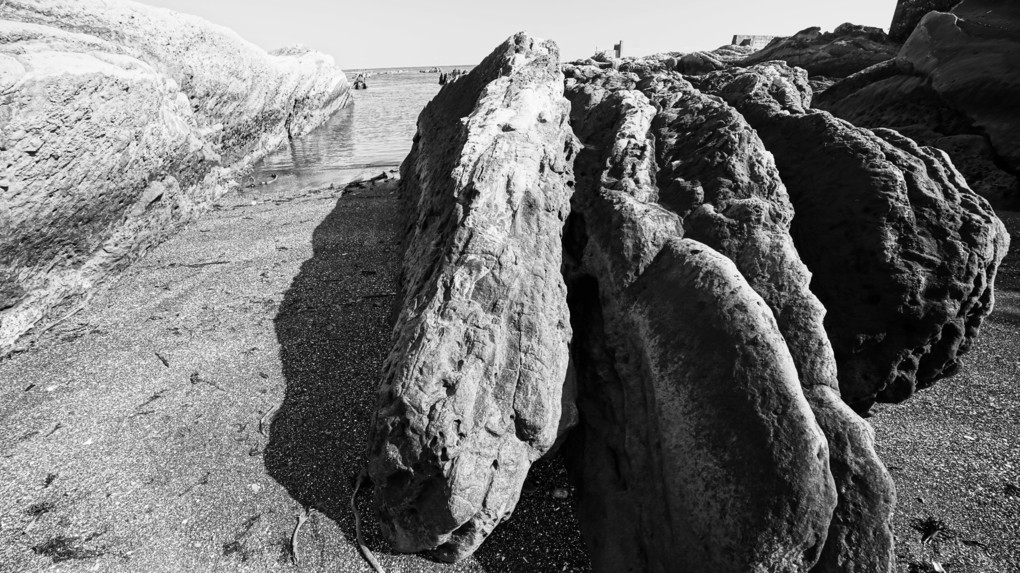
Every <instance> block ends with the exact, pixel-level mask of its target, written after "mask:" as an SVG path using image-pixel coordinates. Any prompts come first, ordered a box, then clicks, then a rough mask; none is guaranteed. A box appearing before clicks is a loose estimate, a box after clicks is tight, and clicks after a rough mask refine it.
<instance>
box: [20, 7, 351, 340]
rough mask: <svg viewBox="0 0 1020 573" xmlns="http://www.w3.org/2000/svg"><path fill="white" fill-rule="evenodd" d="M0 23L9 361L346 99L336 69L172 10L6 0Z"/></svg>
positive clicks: (314, 56)
mask: <svg viewBox="0 0 1020 573" xmlns="http://www.w3.org/2000/svg"><path fill="white" fill-rule="evenodd" d="M0 16H2V18H3V19H2V20H0V36H2V37H3V38H4V42H3V43H2V44H0V194H2V195H0V355H4V354H7V353H9V352H10V351H11V350H13V349H15V348H16V345H17V344H18V340H19V338H21V337H23V336H24V335H25V334H26V333H28V335H29V336H28V337H26V338H27V339H30V338H31V335H32V334H33V333H38V332H40V331H43V330H45V329H46V328H47V327H48V326H49V325H51V324H53V323H54V322H55V321H59V320H60V319H61V318H63V317H65V316H67V315H68V314H69V313H72V312H74V311H75V310H76V309H78V308H80V305H82V304H84V303H85V302H86V301H87V300H88V297H89V295H90V294H91V293H92V292H94V289H95V287H96V286H97V285H99V284H101V283H102V282H103V281H104V280H106V279H108V278H109V277H111V276H115V275H116V273H117V272H118V271H120V270H122V269H123V268H125V267H126V266H127V265H128V264H130V262H131V261H132V260H134V259H136V258H137V257H139V256H140V255H141V254H142V253H144V252H145V251H146V250H147V249H148V248H150V247H151V246H153V245H155V244H157V243H158V242H160V241H161V240H163V239H164V238H165V237H166V236H167V235H168V234H169V233H171V232H173V230H174V229H176V228H178V227H179V226H180V225H181V224H183V223H184V222H186V221H188V220H190V219H192V218H193V217H194V216H195V215H196V214H198V213H200V212H201V211H203V210H204V209H206V208H208V207H209V205H210V204H211V203H212V201H213V200H214V199H215V198H216V197H218V196H219V195H221V194H222V193H223V192H225V191H226V189H227V188H228V187H229V185H230V184H231V182H232V178H233V176H234V175H235V174H236V173H237V172H238V171H239V170H240V169H243V168H246V167H247V166H249V165H250V164H251V163H252V162H253V161H254V160H256V159H258V158H260V157H262V156H263V155H265V154H266V153H267V152H268V151H270V150H272V149H274V148H275V147H277V146H279V145H280V144H281V143H283V142H285V141H287V139H288V137H291V136H296V135H300V134H303V133H305V132H307V131H309V130H310V129H312V128H313V127H315V126H317V125H318V124H320V123H322V122H323V121H325V119H327V118H328V117H329V116H330V115H331V114H332V113H333V112H334V111H336V110H337V109H338V108H340V107H342V106H343V105H345V104H346V102H347V101H348V84H347V79H346V77H345V76H344V74H343V72H342V71H341V70H339V69H338V68H336V66H335V65H334V64H333V61H332V58H330V57H329V56H325V55H323V54H319V53H316V52H311V51H307V50H304V49H289V50H284V51H281V52H280V53H279V54H278V55H270V54H267V53H266V52H265V51H263V50H261V49H260V48H258V47H256V46H255V45H253V44H250V43H248V42H246V41H244V40H243V39H241V38H240V37H239V36H237V35H236V34H234V33H233V32H231V31H230V30H228V29H226V28H223V27H219V26H215V25H213V24H210V23H208V22H205V21H203V20H201V19H199V18H195V17H191V16H185V15H182V14H177V13H174V12H171V11H169V10H163V9H157V8H151V7H148V6H144V5H141V4H137V3H134V2H128V1H120V0H118V1H109V2H103V1H99V0H75V1H58V0H37V1H31V2H30V1H19V0H9V1H7V2H6V3H5V4H4V6H3V11H2V13H0Z"/></svg>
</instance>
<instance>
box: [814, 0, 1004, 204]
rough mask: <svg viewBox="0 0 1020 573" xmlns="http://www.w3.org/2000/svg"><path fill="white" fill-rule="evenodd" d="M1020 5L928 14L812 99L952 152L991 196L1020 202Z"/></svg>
mask: <svg viewBox="0 0 1020 573" xmlns="http://www.w3.org/2000/svg"><path fill="white" fill-rule="evenodd" d="M1017 70H1020V7H1018V6H1017V5H1016V4H1015V3H1010V2H995V1H992V0H966V1H964V2H958V5H957V6H956V7H955V8H954V9H953V12H952V13H942V12H932V13H929V14H928V15H927V16H924V18H923V20H921V22H920V23H919V24H918V25H917V27H916V29H914V30H913V33H912V34H911V35H910V37H909V39H908V40H907V42H906V43H905V44H904V45H903V48H902V49H901V50H900V52H899V54H898V55H897V57H896V58H895V60H893V61H890V62H888V63H887V64H884V65H882V66H879V67H877V68H875V69H871V70H866V71H864V72H862V73H861V74H858V75H856V76H852V77H850V78H847V79H846V80H844V81H842V82H840V83H837V84H836V85H834V86H833V87H831V88H830V89H829V90H826V91H825V92H824V93H823V94H821V95H820V96H819V97H818V98H817V100H816V102H815V105H816V107H819V108H820V109H824V110H826V111H829V112H831V113H833V114H834V115H837V116H839V117H841V118H843V119H846V120H848V121H850V122H851V123H853V124H855V125H859V126H863V127H887V128H890V129H895V130H897V131H899V132H900V133H902V134H904V135H906V136H908V137H910V138H912V139H914V140H916V141H917V142H918V143H921V144H923V145H931V146H934V147H938V148H939V149H942V150H944V151H946V152H947V153H949V155H950V157H952V159H953V163H954V164H955V165H956V167H957V168H959V169H960V172H961V173H963V175H964V177H965V178H966V180H967V182H968V183H969V184H970V186H971V187H972V188H973V189H974V190H975V191H977V192H978V193H979V194H981V195H982V196H983V197H985V198H986V199H988V200H989V201H992V202H993V204H996V205H998V206H1004V207H1009V208H1016V207H1017V206H1020V107H1018V106H1017V105H1015V103H1014V102H1015V101H1017V100H1018V99H1020V72H1018V71H1017Z"/></svg>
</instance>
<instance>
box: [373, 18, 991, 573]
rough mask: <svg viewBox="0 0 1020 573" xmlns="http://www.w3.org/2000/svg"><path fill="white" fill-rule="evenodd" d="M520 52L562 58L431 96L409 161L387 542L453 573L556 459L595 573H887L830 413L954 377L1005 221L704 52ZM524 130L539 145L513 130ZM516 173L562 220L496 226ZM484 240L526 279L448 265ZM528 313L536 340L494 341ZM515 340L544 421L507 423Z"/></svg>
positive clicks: (390, 374)
mask: <svg viewBox="0 0 1020 573" xmlns="http://www.w3.org/2000/svg"><path fill="white" fill-rule="evenodd" d="M537 50H544V51H545V52H546V53H550V54H551V53H554V52H555V48H554V47H553V46H552V45H551V44H541V45H539V44H535V43H534V42H533V41H531V40H530V39H528V38H527V37H526V36H522V35H519V36H517V37H515V38H514V39H513V40H512V41H510V42H509V43H508V44H505V45H504V46H502V47H500V48H499V49H497V51H496V52H495V53H494V54H493V55H492V56H490V57H489V58H488V59H487V60H486V61H485V62H483V63H482V65H481V66H479V68H477V69H476V70H475V71H474V72H473V73H472V74H470V75H469V76H467V77H466V78H463V79H461V80H458V81H457V82H454V83H453V84H451V85H450V86H447V87H446V88H444V90H443V92H441V94H440V96H439V97H437V99H436V100H434V101H433V102H432V103H431V104H430V105H429V107H427V108H426V110H425V111H424V112H423V113H422V115H421V117H420V119H419V134H418V136H417V138H416V140H415V146H414V149H413V150H412V153H411V155H410V156H409V157H408V159H407V161H405V164H404V166H403V174H404V182H403V184H402V185H403V187H402V197H401V200H402V201H403V202H404V209H403V210H404V212H405V214H406V216H407V218H406V221H405V225H404V241H405V254H404V259H403V275H402V277H401V289H402V290H401V294H400V297H399V299H400V300H399V302H398V309H397V310H398V311H399V312H400V318H399V319H398V323H397V327H396V329H395V338H394V349H393V352H392V353H391V355H390V360H389V361H388V363H387V365H386V368H385V372H384V379H383V383H382V385H381V387H380V402H379V403H380V409H379V411H378V413H377V417H376V421H375V423H374V436H375V437H374V438H373V442H372V446H371V458H372V459H371V463H370V471H371V474H372V478H373V481H374V482H375V484H376V488H377V489H376V504H377V507H378V508H379V510H380V512H381V514H382V518H383V522H384V526H383V528H384V533H385V534H386V535H387V536H388V537H389V538H390V539H391V541H393V543H394V545H395V546H396V547H397V549H399V550H402V551H416V550H422V549H432V550H433V551H434V555H436V556H438V557H439V558H441V559H446V560H456V559H458V558H460V557H463V556H465V555H467V554H469V553H470V552H471V551H473V550H474V549H475V548H476V547H477V546H478V544H479V543H481V542H482V540H483V539H484V538H485V537H486V536H487V535H488V533H489V532H491V531H492V529H493V528H494V527H495V526H496V525H497V524H498V523H499V522H500V521H501V520H503V519H505V518H506V516H507V514H508V513H509V511H510V510H511V509H512V507H513V504H514V503H515V502H516V499H517V498H516V496H517V494H518V493H519V489H520V484H521V483H522V482H523V473H524V472H526V471H527V467H528V466H529V464H530V463H531V461H533V460H534V459H536V458H537V457H538V456H541V455H544V454H546V453H547V452H549V451H550V448H551V447H553V446H554V444H556V443H562V451H563V452H564V454H565V455H566V456H567V458H568V460H569V466H570V468H571V472H572V474H573V476H574V478H575V479H576V480H577V483H578V485H579V492H580V496H579V501H578V504H579V512H580V514H581V524H582V531H583V533H584V535H585V537H586V539H587V540H588V544H589V548H590V551H591V552H592V557H593V559H592V563H593V566H594V567H595V569H596V570H597V571H600V572H602V571H605V572H609V571H673V570H678V569H690V570H711V571H734V572H736V571H757V570H761V571H766V570H769V571H771V570H782V571H813V572H818V573H821V572H826V573H828V572H832V573H837V572H854V573H872V572H888V571H891V570H892V567H893V561H894V552H893V549H894V548H893V536H892V532H891V528H890V521H891V517H892V511H893V506H894V504H895V492H894V487H893V484H892V481H891V479H890V476H889V474H888V472H887V471H886V470H885V468H884V466H883V465H882V463H881V461H880V460H879V458H878V456H877V454H876V452H875V446H874V434H873V432H872V430H871V427H870V425H868V423H867V422H866V421H864V420H863V419H861V418H860V417H859V416H858V415H857V414H856V413H855V412H854V411H853V410H852V409H851V408H850V407H849V406H848V405H847V403H850V404H852V405H854V406H855V407H857V408H859V409H862V410H866V409H867V408H868V407H869V406H870V405H871V404H872V403H873V402H874V401H876V400H886V401H896V400H900V399H903V398H905V397H907V396H909V394H910V393H912V392H913V391H914V390H915V389H916V388H917V387H923V386H924V385H926V384H930V383H931V382H933V381H934V380H936V379H937V378H939V377H941V376H944V375H947V374H949V373H951V372H952V371H953V369H954V368H955V367H956V365H957V364H958V361H959V356H960V355H961V354H962V353H963V352H965V351H966V348H967V346H968V345H969V344H971V343H972V341H973V339H974V337H975V336H976V335H977V332H978V327H979V325H980V323H981V320H982V319H983V318H984V316H986V315H987V313H988V312H989V311H990V310H991V306H992V300H993V290H992V289H993V282H994V276H995V272H996V268H997V265H998V263H999V261H1000V260H1001V258H1002V255H1003V254H1004V252H1005V249H1006V246H1007V245H1006V243H1007V238H1006V235H1005V233H1004V230H1003V228H1002V224H1001V222H999V221H998V219H997V218H996V217H995V216H994V214H993V213H992V211H991V209H990V208H989V206H988V204H987V202H985V201H984V200H983V199H981V198H980V197H979V196H978V195H976V194H975V193H974V192H973V191H972V190H971V189H969V188H968V187H967V185H966V182H965V181H964V180H963V178H962V177H961V176H960V174H959V173H958V172H957V171H955V169H954V168H953V167H952V165H951V163H949V161H948V159H947V158H946V157H945V155H944V154H942V153H940V152H938V151H936V150H931V149H928V148H922V147H919V146H918V145H916V144H915V143H914V142H912V141H910V140H909V139H907V138H905V137H903V136H901V135H899V134H897V133H896V132H893V131H890V130H875V131H870V130H867V129H863V128H855V127H854V126H852V125H850V124H849V123H847V122H844V121H841V120H839V119H836V118H834V117H833V116H831V115H830V114H828V113H826V112H822V111H818V110H812V109H811V108H810V104H811V99H812V90H811V87H810V83H809V79H808V76H807V73H806V72H805V71H804V70H799V69H795V68H792V67H790V66H789V65H787V64H785V63H782V62H771V63H769V64H760V65H753V66H751V67H749V68H734V67H730V66H731V65H732V62H731V58H730V57H729V56H723V55H721V54H720V53H719V52H718V51H717V52H712V53H696V54H694V55H687V56H685V55H683V54H677V53H671V54H661V55H658V56H649V57H644V58H625V59H613V60H606V61H595V60H583V61H579V62H575V63H574V64H569V65H567V66H565V67H564V75H563V76H562V77H559V76H558V70H559V67H558V64H551V63H549V62H551V61H552V60H554V59H555V58H546V57H544V56H537V57H536V56H535V55H534V52H535V51H537ZM515 52H519V53H518V54H517V55H516V56H515V55H514V53H515ZM716 55H719V57H716ZM688 56H689V57H688ZM543 66H551V67H543ZM879 67H880V66H879ZM873 69H874V68H873ZM681 70H682V71H684V72H686V73H681ZM552 75H557V77H558V79H559V80H562V81H565V89H564V90H563V91H562V92H559V91H557V90H555V89H553V88H552V87H550V85H549V84H548V83H545V82H547V81H548V78H549V77H550V76H552ZM536 86H541V88H540V91H541V93H542V94H545V95H543V97H540V98H536V97H521V96H520V93H523V92H528V91H529V90H534V89H538V88H536ZM564 96H565V98H566V100H564ZM567 100H569V105H567V104H566V103H565V102H566V101H567ZM523 102H532V103H534V106H532V107H528V105H525V103H523ZM507 110H511V111H507ZM522 110H528V113H529V114H532V115H535V114H537V117H540V118H543V117H544V118H545V121H544V122H543V121H539V122H538V124H535V123H533V122H530V121H514V120H510V119H508V118H509V117H511V116H514V115H515V114H516V115H517V116H520V115H521V114H523V113H524V111H522ZM568 113H569V122H568V119H567V114H568ZM536 125H541V127H535V126H536ZM493 126H497V127H498V128H495V127H493ZM529 129H534V130H536V134H535V135H531V136H530V137H527V138H524V139H521V138H516V136H517V135H518V134H519V133H521V132H522V131H524V132H527V131H528V130H529ZM529 133H530V132H529ZM575 136H576V138H577V139H576V140H575V139H574V138H575ZM472 141H474V142H478V143H477V145H474V146H473V145H470V144H469V143H470V142H472ZM483 148H484V149H491V150H492V152H491V153H489V152H485V153H483V152H481V151H480V149H483ZM557 150H559V151H557ZM575 151H576V154H575ZM511 157H512V158H513V159H514V160H515V161H517V160H518V159H521V161H520V163H519V164H518V165H517V167H515V168H511V167H509V166H508V165H507V162H508V159H507V158H511ZM536 157H540V158H543V159H539V160H536V159H535V158H536ZM536 161H537V163H536ZM543 161H545V162H547V164H548V165H547V166H546V167H542V166H543V165H545V163H543ZM465 165H471V166H474V167H472V168H471V169H466V168H465V167H464V166H465ZM514 169H515V170H516V171H514V173H515V174H517V175H520V174H522V173H530V174H531V175H529V176H528V178H529V179H528V180H540V181H544V182H545V185H544V186H540V188H541V189H543V190H544V193H546V194H540V196H541V197H542V199H541V200H537V201H536V202H537V203H539V204H547V205H550V207H549V208H548V209H547V210H546V211H547V212H546V215H548V214H549V213H550V212H555V213H556V214H557V221H555V222H553V221H551V220H550V222H549V223H548V224H545V223H542V224H539V223H536V222H535V221H539V222H541V221H546V219H544V218H538V219H529V218H527V217H525V218H524V219H518V218H515V217H522V216H523V215H521V213H525V214H526V213H528V212H529V211H527V210H517V209H515V208H513V207H512V206H514V205H518V204H519V203H518V199H517V197H518V193H517V192H516V191H515V189H518V188H519V187H515V185H514V181H515V180H516V179H517V178H516V177H515V176H514V175H510V176H507V175H506V172H507V170H514ZM522 170H523V171H522ZM529 170H530V171H529ZM536 172H537V173H538V174H539V175H534V173H536ZM494 174H495V175H494ZM536 178H537V179H536ZM557 189H558V191H557ZM567 200H569V207H568V206H567V205H566V204H565V203H563V201H567ZM525 204H527V202H526V203H525ZM478 205H487V206H498V208H496V207H491V208H492V209H493V210H492V211H485V210H484V209H482V208H481V207H479V206H478ZM551 205H555V207H552V206H551ZM507 206H511V207H509V208H510V213H511V214H507V213H506V211H504V210H503V209H505V208H508V207H507ZM480 210H481V211H484V212H486V213H496V214H498V215H492V216H489V217H479V216H478V215H477V214H478V213H479V212H480ZM519 220H520V221H521V222H519V223H518V222H517V221H519ZM564 220H565V221H566V224H565V227H564V226H563V221H564ZM561 233H562V236H561ZM478 236H483V237H487V238H492V239H493V240H494V242H493V243H488V242H484V241H482V242H480V243H478V244H480V245H488V246H490V247H491V245H500V248H502V249H507V250H515V251H516V249H518V248H520V246H521V245H527V249H523V250H522V252H524V251H526V252H527V253H528V254H529V256H530V257H531V258H530V259H527V262H526V263H524V264H526V265H527V266H528V268H529V270H530V271H531V273H530V275H528V279H527V280H516V279H514V280H512V281H511V282H513V284H514V285H515V286H514V287H513V288H503V286H504V285H505V284H506V283H505V282H501V281H504V280H505V278H506V277H512V276H514V273H515V267H514V266H513V265H512V264H510V263H507V262H506V260H505V259H504V258H501V257H500V256H495V255H491V253H490V250H491V249H490V250H484V249H483V252H485V253H490V255H489V256H487V257H486V258H484V260H481V261H477V260H475V259H470V258H468V257H465V256H464V254H463V253H465V252H467V251H466V250H465V249H467V247H466V246H465V245H471V244H474V243H471V241H474V240H476V239H475V237H478ZM560 240H562V245H560V246H557V245H556V243H557V241H560ZM486 248H489V247H486ZM557 249H559V250H557ZM551 253H558V256H559V257H560V258H555V257H554V256H553V255H552V254H551ZM550 257H552V258H550ZM513 260H514V261H517V260H518V259H513ZM553 263H555V265H559V266H557V267H556V268H559V269H560V270H561V272H562V280H563V281H564V282H563V283H556V285H555V287H552V286H551V285H552V282H549V281H547V280H546V278H547V277H550V276H551V274H550V273H552V270H551V269H552V267H553V266H555V265H554V264H553ZM482 275H484V277H485V278H486V279H487V280H490V281H492V282H489V283H485V284H486V286H485V288H476V287H475V286H474V285H475V284H476V283H477V284H482V283H481V279H480V278H479V277H481V276H482ZM515 281H516V282H515ZM564 284H565V289H566V296H567V310H568V311H569V312H566V311H565V310H564V308H563V307H562V306H557V305H556V304H555V302H554V301H555V298H556V296H562V295H563V293H564V287H563V285H564ZM491 285H496V286H491ZM529 288H535V289H537V292H538V293H539V294H532V293H531V292H530V291H529V290H528V289H529ZM500 289H503V290H500ZM497 291H498V292H499V293H501V295H502V296H490V294H491V293H492V292H497ZM465 292H469V293H471V297H467V296H465V295H464V294H463V293H465ZM497 299H498V300H499V303H498V304H497V303H493V302H492V301H495V300H497ZM478 304H481V308H479V307H478V306H477V305H478ZM536 304H542V305H546V304H548V306H547V307H544V308H546V311H545V314H544V316H545V318H546V319H547V320H549V322H545V323H536V325H534V326H529V327H528V328H525V329H521V328H520V325H521V324H522V323H520V322H515V321H512V320H511V321H509V322H507V320H506V317H507V316H513V312H514V310H513V309H517V308H529V305H531V306H533V305H536ZM508 309H509V310H508ZM567 316H569V322H570V325H571V326H572V328H567V327H566V325H565V322H564V320H565V318H566V317H567ZM554 318H558V319H559V320H560V322H559V323H557V324H556V325H555V326H553V323H552V322H551V321H552V319H554ZM543 324H544V325H545V327H543V326H542V325H543ZM480 332H481V333H484V334H485V335H484V336H478V335H477V333H480ZM515 335H516V336H515ZM504 336H505V338H502V337H504ZM530 340H536V341H537V340H545V342H544V344H545V345H546V349H547V351H548V352H549V354H548V355H547V356H546V358H544V359H543V361H542V362H541V365H542V367H543V368H544V369H541V368H536V369H535V370H533V372H534V374H535V376H534V377H532V378H521V379H520V380H519V381H516V382H514V383H516V384H518V385H519V384H520V383H521V381H524V382H528V383H534V384H535V385H536V386H535V387H536V388H538V390H534V391H529V392H526V394H527V395H529V396H531V395H534V396H543V397H544V399H543V400H542V403H543V404H544V405H545V406H546V407H547V408H548V407H552V408H555V409H557V410H556V415H558V416H559V417H558V424H552V423H550V422H551V418H550V417H548V416H547V414H548V413H549V411H548V410H542V409H541V408H537V409H536V410H535V412H536V414H535V415H534V416H532V417H531V418H527V417H526V416H523V415H522V410H521V409H520V404H519V402H518V400H517V396H518V395H519V393H518V392H516V391H508V390H507V389H506V388H508V386H507V384H508V383H507V382H506V379H505V378H500V377H499V375H498V372H502V371H503V370H505V367H504V365H505V364H506V363H505V362H503V361H504V360H505V359H506V358H507V357H509V358H510V359H511V360H527V359H529V356H528V354H527V352H522V351H521V349H522V348H525V347H527V346H528V342H526V341H530ZM464 341H467V344H465V343H464ZM568 345H569V358H570V367H569V368H567V367H566V366H565V365H563V363H562V362H558V361H557V359H562V358H563V355H562V354H558V353H557V352H559V351H562V350H563V349H564V348H566V347H567V346H568ZM426 356H428V358H426ZM522 357H523V358H522ZM471 364H478V367H476V368H475V367H470V366H469V365H471ZM483 364H484V366H483ZM561 365H562V368H561V367H560V366H561ZM837 367H838V368H837ZM511 370H513V369H512V368H511ZM465 373H466V374H467V375H465ZM557 376H559V377H560V378H559V380H558V381H557V380H555V378H556V377H557ZM547 382H548V384H547ZM462 391H469V393H470V396H472V400H470V401H468V400H464V399H463V398H462V397H461V394H460V393H461V392H462ZM537 403H538V401H537V400H536V402H535V404H537ZM575 403H576V408H577V414H578V417H579V423H578V425H577V427H576V428H575V429H573V430H569V427H570V426H571V425H572V424H573V423H574V416H573V405H572V404H575ZM511 413H512V416H513V420H514V421H513V424H514V425H515V426H517V427H516V428H515V429H514V430H513V431H511V430H509V426H510V425H511V423H510V422H509V421H508V420H510V418H511ZM522 419H531V420H545V422H546V423H538V422H534V423H529V424H527V425H526V428H527V430H526V431H521V429H520V423H519V421H520V420H522ZM480 420H489V421H493V420H498V422H497V423H495V424H489V425H487V426H485V429H486V430H487V433H482V432H477V429H478V428H479V426H481V425H483V422H481V421H480ZM568 430H569V433H567V432H568ZM473 432H474V433H473ZM515 440H516V441H515Z"/></svg>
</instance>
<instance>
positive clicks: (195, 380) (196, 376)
mask: <svg viewBox="0 0 1020 573" xmlns="http://www.w3.org/2000/svg"><path fill="white" fill-rule="evenodd" d="M188 381H189V382H191V383H192V384H198V383H199V382H201V383H203V384H208V385H210V386H212V387H213V388H216V389H217V390H219V391H220V392H226V390H224V389H223V388H221V387H220V385H219V384H217V383H215V382H213V381H212V380H206V379H205V378H202V376H200V375H199V373H198V372H192V373H191V376H190V377H189V378H188Z"/></svg>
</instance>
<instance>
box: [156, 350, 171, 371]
mask: <svg viewBox="0 0 1020 573" xmlns="http://www.w3.org/2000/svg"><path fill="white" fill-rule="evenodd" d="M156 358H159V361H160V362H162V363H163V366H166V367H167V368H170V361H169V360H167V359H166V358H164V357H163V355H162V354H160V353H159V352H157V353H156Z"/></svg>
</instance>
